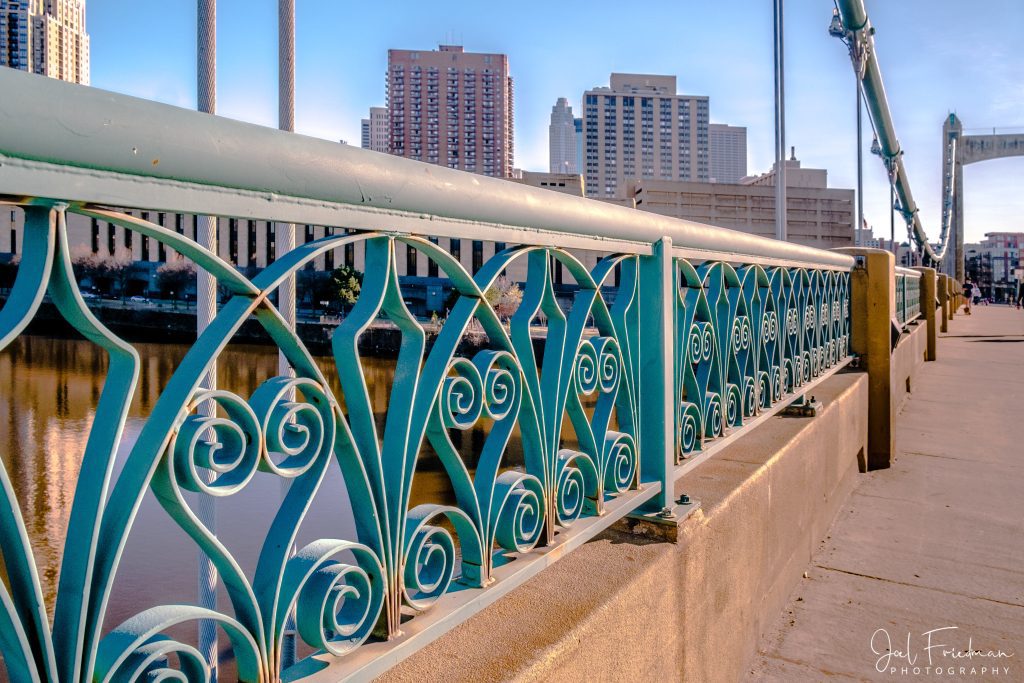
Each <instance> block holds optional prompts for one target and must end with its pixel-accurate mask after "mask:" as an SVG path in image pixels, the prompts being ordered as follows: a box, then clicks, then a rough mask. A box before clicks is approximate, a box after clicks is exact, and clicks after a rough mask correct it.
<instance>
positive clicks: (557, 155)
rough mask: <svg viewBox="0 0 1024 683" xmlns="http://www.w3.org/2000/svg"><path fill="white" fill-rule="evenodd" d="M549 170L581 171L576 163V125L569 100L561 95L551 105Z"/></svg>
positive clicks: (554, 171) (555, 171) (561, 171)
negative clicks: (553, 104)
mask: <svg viewBox="0 0 1024 683" xmlns="http://www.w3.org/2000/svg"><path fill="white" fill-rule="evenodd" d="M548 157H549V160H548V170H549V171H550V172H551V173H579V167H578V166H577V165H576V125H575V123H574V118H573V115H572V107H571V106H570V105H569V100H567V99H566V98H564V97H559V98H558V101H557V102H555V106H553V107H551V123H550V124H549V125H548Z"/></svg>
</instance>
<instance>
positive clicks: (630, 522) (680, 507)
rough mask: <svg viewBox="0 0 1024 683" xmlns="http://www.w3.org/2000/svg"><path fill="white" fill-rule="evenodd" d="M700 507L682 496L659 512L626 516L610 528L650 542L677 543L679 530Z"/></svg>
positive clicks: (696, 501)
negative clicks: (641, 537)
mask: <svg viewBox="0 0 1024 683" xmlns="http://www.w3.org/2000/svg"><path fill="white" fill-rule="evenodd" d="M700 507H701V502H700V501H699V500H694V499H691V498H690V497H689V496H687V495H683V496H681V497H680V498H679V500H678V501H676V503H675V504H673V505H671V506H669V507H666V508H664V509H663V510H661V511H659V512H648V513H646V514H644V513H639V512H635V513H633V514H629V515H626V516H625V517H623V518H622V519H620V520H619V521H617V522H616V523H615V524H613V525H612V528H613V529H615V530H616V531H623V532H625V533H628V534H635V535H637V536H644V537H645V538H650V539H652V540H657V541H667V542H669V543H677V542H678V541H679V528H680V527H681V526H682V524H683V522H685V521H686V520H687V518H689V517H690V515H692V514H693V513H695V512H696V511H697V510H699V509H700Z"/></svg>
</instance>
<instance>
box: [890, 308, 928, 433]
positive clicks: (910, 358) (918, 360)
mask: <svg viewBox="0 0 1024 683" xmlns="http://www.w3.org/2000/svg"><path fill="white" fill-rule="evenodd" d="M927 356H928V328H927V326H926V325H925V324H924V323H923V322H922V323H921V324H919V325H910V326H909V332H907V333H905V334H904V335H903V336H902V337H900V340H899V343H898V344H897V345H896V348H895V349H893V352H892V361H891V363H890V365H889V373H890V377H891V380H890V384H889V387H890V395H891V397H892V401H891V403H890V405H891V406H892V411H893V418H894V419H895V417H896V415H897V414H898V413H899V411H900V409H901V408H902V407H903V403H904V402H905V401H906V400H907V398H908V397H909V396H910V392H911V391H913V387H914V384H915V380H916V379H917V374H918V372H920V370H921V368H922V367H924V363H925V360H926V359H927Z"/></svg>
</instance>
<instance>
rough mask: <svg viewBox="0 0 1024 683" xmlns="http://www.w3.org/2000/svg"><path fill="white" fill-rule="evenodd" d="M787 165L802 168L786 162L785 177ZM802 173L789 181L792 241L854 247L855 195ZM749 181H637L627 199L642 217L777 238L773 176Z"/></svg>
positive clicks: (812, 172)
mask: <svg viewBox="0 0 1024 683" xmlns="http://www.w3.org/2000/svg"><path fill="white" fill-rule="evenodd" d="M789 164H794V166H793V168H794V169H797V168H799V162H798V161H796V160H791V161H788V162H787V174H788V172H789V171H788V168H789V166H788V165H789ZM800 170H802V171H804V172H806V174H805V175H803V176H801V175H796V176H795V177H794V178H793V180H794V181H796V182H793V183H791V182H790V176H789V175H787V176H786V186H787V188H788V189H787V190H786V222H787V226H788V232H789V241H790V242H794V243H796V244H803V245H806V246H810V247H817V248H819V249H832V248H834V247H849V246H853V238H854V233H853V228H854V207H853V201H854V192H853V190H840V189H835V188H829V187H827V186H826V184H825V178H826V176H827V174H826V172H825V171H824V170H821V169H800ZM810 179H815V182H814V183H810V182H809V180H810ZM748 180H750V181H751V182H748V183H745V184H738V183H695V182H685V181H670V180H655V179H638V180H634V181H631V182H630V183H629V185H628V191H627V195H628V196H631V197H632V198H633V199H634V201H635V202H636V208H637V209H639V210H641V211H652V212H654V213H658V214H661V215H663V216H672V217H674V218H683V219H686V220H691V221H696V222H698V223H708V224H710V225H717V226H720V227H723V228H731V229H733V230H741V231H743V232H747V233H751V234H754V235H760V236H762V237H774V236H775V190H774V189H773V186H774V174H772V173H766V174H764V175H762V176H758V177H756V178H753V179H748ZM797 183H799V184H797Z"/></svg>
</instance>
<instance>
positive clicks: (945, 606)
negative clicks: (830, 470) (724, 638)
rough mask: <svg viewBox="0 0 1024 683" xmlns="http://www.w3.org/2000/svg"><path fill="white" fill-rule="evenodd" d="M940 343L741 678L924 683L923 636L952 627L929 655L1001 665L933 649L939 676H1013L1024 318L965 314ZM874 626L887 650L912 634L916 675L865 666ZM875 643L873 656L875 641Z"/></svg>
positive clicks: (1020, 545)
mask: <svg viewBox="0 0 1024 683" xmlns="http://www.w3.org/2000/svg"><path fill="white" fill-rule="evenodd" d="M943 337H944V338H943V339H942V340H941V341H940V342H939V360H938V362H935V363H929V364H927V366H926V367H925V369H924V371H923V372H922V373H921V377H920V379H919V381H918V386H916V387H913V389H914V393H913V395H912V397H911V398H910V400H909V401H908V402H907V404H906V405H905V407H904V409H903V412H902V413H901V415H900V417H899V418H898V421H897V432H896V443H897V447H898V449H899V452H900V456H899V460H898V461H897V462H896V464H895V465H894V466H893V467H892V468H891V469H888V470H882V471H878V472H873V473H871V474H866V475H861V477H862V481H861V483H860V484H859V486H858V488H857V489H856V490H855V491H854V493H853V495H852V496H851V497H850V500H849V501H848V503H847V504H846V505H845V506H844V508H843V509H842V510H841V511H840V513H839V516H838V518H837V519H836V521H835V522H834V523H833V526H832V528H831V530H830V532H829V536H828V538H827V539H825V541H824V542H823V543H822V544H821V545H820V546H819V548H818V550H817V552H816V553H815V555H814V558H813V560H812V563H811V566H810V567H808V569H807V574H806V575H805V576H806V577H807V578H805V579H804V580H802V581H801V583H800V584H799V585H798V587H797V588H796V590H795V591H794V592H793V594H792V595H791V596H790V601H789V604H788V605H787V607H786V609H785V611H784V613H783V614H782V615H781V617H780V618H779V619H778V620H777V622H776V623H775V624H774V625H772V626H771V627H770V628H769V629H768V632H767V634H766V635H765V636H764V638H763V640H762V642H761V644H760V647H759V654H758V655H757V657H756V659H755V662H754V663H753V665H752V667H751V671H750V674H749V679H750V680H758V681H760V680H787V681H789V680H822V679H824V678H826V677H828V678H829V679H830V680H850V679H853V680H936V676H935V673H936V672H934V671H932V673H931V675H926V674H925V672H924V667H926V666H928V652H927V651H926V650H925V649H924V648H925V647H926V646H927V636H925V635H922V634H924V633H925V632H927V631H929V630H931V629H938V628H942V627H946V626H957V627H959V628H958V630H955V631H941V632H937V633H936V634H934V636H933V640H932V644H933V645H938V644H940V643H941V644H948V645H949V646H951V647H956V648H957V649H958V650H962V649H966V648H967V647H968V639H973V641H972V643H973V647H974V649H983V650H986V651H987V650H997V649H1002V650H1003V651H1004V652H1006V653H1014V656H1013V657H1011V658H1008V659H992V658H979V657H976V658H974V659H959V660H954V659H952V658H950V657H943V656H942V653H941V650H939V649H934V650H932V665H933V666H939V665H941V666H942V667H943V668H944V669H945V668H946V667H949V666H954V667H956V671H955V672H954V675H953V676H950V675H949V672H948V671H945V670H944V672H943V674H940V676H941V678H942V679H946V680H963V679H964V677H963V676H961V675H960V674H961V671H960V667H966V670H965V671H964V672H963V673H964V674H966V675H967V676H969V675H970V670H971V667H974V668H975V670H976V672H975V673H977V674H979V675H978V676H977V679H978V680H988V679H990V678H991V679H992V680H1024V311H1017V310H1014V309H1009V308H1006V307H995V306H991V307H976V308H975V314H974V315H973V316H971V317H964V316H957V317H956V319H955V320H953V321H952V322H951V324H950V333H949V334H948V335H944V336H943ZM878 629H886V631H887V633H888V635H889V637H890V638H891V641H892V647H893V649H894V650H896V649H899V650H904V651H907V650H908V648H907V634H908V632H909V633H910V634H911V635H910V638H911V641H910V648H909V655H910V656H911V657H916V664H915V665H916V666H919V667H921V672H920V675H919V676H915V675H914V671H913V666H914V665H911V664H908V662H907V661H906V659H897V658H896V657H893V658H892V659H891V660H890V661H889V662H888V664H889V666H896V667H897V672H896V673H895V674H892V673H891V672H887V673H880V672H878V671H877V670H876V664H879V662H878V660H879V655H877V654H873V653H872V648H871V643H872V637H873V634H875V633H876V631H877V630H878ZM874 637H875V646H876V649H878V650H880V651H882V652H884V651H885V635H884V634H882V633H878V634H877V635H875V636H874ZM885 663H886V662H882V663H881V664H885ZM881 664H880V665H881ZM904 666H909V667H910V669H909V671H908V673H907V674H906V675H903V672H902V667H904ZM993 666H999V667H1000V671H999V675H992V673H991V672H990V671H991V667H993ZM982 667H988V671H989V673H987V675H984V676H982V675H980V673H981V670H982ZM1003 667H1009V675H1007V673H1006V672H1005V671H1004V670H1003ZM883 668H884V666H883ZM970 680H975V678H973V677H972V678H970Z"/></svg>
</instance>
